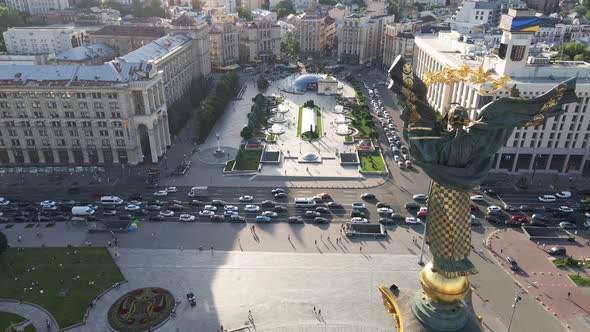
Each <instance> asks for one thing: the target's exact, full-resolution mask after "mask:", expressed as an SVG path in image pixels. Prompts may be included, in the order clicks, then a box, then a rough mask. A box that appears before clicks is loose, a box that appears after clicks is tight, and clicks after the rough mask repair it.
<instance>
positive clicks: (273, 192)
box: [271, 188, 285, 195]
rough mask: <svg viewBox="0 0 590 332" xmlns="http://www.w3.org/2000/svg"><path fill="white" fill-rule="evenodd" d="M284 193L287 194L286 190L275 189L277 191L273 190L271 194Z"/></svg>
mask: <svg viewBox="0 0 590 332" xmlns="http://www.w3.org/2000/svg"><path fill="white" fill-rule="evenodd" d="M284 192H285V189H283V188H275V189H273V190H272V191H271V193H272V194H273V195H276V194H278V193H284Z"/></svg>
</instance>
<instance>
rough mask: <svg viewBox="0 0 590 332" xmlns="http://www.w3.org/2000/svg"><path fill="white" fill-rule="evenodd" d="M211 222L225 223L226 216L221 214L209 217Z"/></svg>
mask: <svg viewBox="0 0 590 332" xmlns="http://www.w3.org/2000/svg"><path fill="white" fill-rule="evenodd" d="M209 220H210V221H224V220H225V216H223V215H220V214H214V215H212V216H209Z"/></svg>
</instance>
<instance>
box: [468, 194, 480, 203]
mask: <svg viewBox="0 0 590 332" xmlns="http://www.w3.org/2000/svg"><path fill="white" fill-rule="evenodd" d="M469 199H471V200H472V201H474V202H481V201H483V196H482V195H473V196H471V197H469Z"/></svg>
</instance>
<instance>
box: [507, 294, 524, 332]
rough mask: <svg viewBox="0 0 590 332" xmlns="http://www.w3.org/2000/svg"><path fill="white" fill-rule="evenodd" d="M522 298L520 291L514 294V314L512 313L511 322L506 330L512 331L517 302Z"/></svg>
mask: <svg viewBox="0 0 590 332" xmlns="http://www.w3.org/2000/svg"><path fill="white" fill-rule="evenodd" d="M521 299H522V297H520V292H519V291H516V293H515V294H514V304H513V305H512V314H511V315H510V322H509V323H508V329H507V330H506V332H510V327H512V320H513V319H514V312H515V311H516V304H517V303H518V302H519V301H520V300H521Z"/></svg>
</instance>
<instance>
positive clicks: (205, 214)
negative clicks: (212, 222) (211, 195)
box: [199, 210, 215, 217]
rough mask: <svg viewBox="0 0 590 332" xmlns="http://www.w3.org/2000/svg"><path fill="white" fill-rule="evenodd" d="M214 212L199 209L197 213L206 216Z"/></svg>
mask: <svg viewBox="0 0 590 332" xmlns="http://www.w3.org/2000/svg"><path fill="white" fill-rule="evenodd" d="M214 214H215V212H213V211H211V210H202V211H199V215H200V216H202V217H203V216H205V217H208V216H212V215H214Z"/></svg>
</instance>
